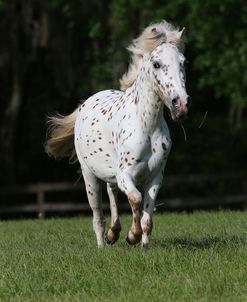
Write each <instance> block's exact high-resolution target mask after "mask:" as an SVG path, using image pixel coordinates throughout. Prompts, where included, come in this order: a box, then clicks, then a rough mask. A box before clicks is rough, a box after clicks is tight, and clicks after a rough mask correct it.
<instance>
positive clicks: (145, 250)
mask: <svg viewBox="0 0 247 302" xmlns="http://www.w3.org/2000/svg"><path fill="white" fill-rule="evenodd" d="M142 250H143V251H144V252H147V251H148V243H142Z"/></svg>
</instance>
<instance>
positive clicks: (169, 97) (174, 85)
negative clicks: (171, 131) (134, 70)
mask: <svg viewBox="0 0 247 302" xmlns="http://www.w3.org/2000/svg"><path fill="white" fill-rule="evenodd" d="M181 34H182V32H181ZM184 62H185V57H184V56H183V54H182V52H180V50H179V48H178V47H177V46H176V45H175V44H172V43H168V42H164V43H162V44H161V45H159V46H157V47H156V48H155V49H154V50H153V51H152V53H151V56H150V68H151V70H152V72H151V74H152V75H153V81H154V89H155V92H156V93H157V95H158V96H159V98H160V99H161V100H162V101H163V102H164V104H165V106H166V107H167V108H168V109H169V111H170V113H171V117H172V119H173V120H175V121H181V120H183V119H184V118H185V117H186V116H187V113H188V107H189V98H188V94H187V92H186V89H185V68H184Z"/></svg>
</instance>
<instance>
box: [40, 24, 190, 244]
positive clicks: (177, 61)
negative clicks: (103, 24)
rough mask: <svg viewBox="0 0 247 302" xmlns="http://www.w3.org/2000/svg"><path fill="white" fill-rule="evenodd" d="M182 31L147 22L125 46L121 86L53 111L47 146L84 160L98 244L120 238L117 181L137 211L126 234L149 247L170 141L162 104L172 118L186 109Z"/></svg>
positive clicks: (56, 153)
mask: <svg viewBox="0 0 247 302" xmlns="http://www.w3.org/2000/svg"><path fill="white" fill-rule="evenodd" d="M183 32H184V29H183V30H181V31H179V30H177V29H176V28H175V27H173V26H172V25H171V24H169V23H167V22H166V21H162V22H161V23H157V24H152V25H150V26H148V27H147V28H145V29H144V31H143V32H142V34H141V35H140V36H139V37H138V38H137V39H135V40H133V41H132V44H131V45H130V46H129V47H128V50H129V51H130V52H131V55H132V58H131V59H132V60H131V64H130V66H129V69H128V71H127V72H126V74H124V75H123V77H122V79H121V80H120V84H121V91H118V90H105V91H101V92H98V93H96V94H94V95H93V96H91V97H90V98H88V99H87V100H86V101H85V102H84V103H83V104H81V105H79V107H78V108H77V109H76V110H75V111H74V112H73V113H72V114H71V115H68V116H65V117H64V116H55V117H51V118H50V123H51V127H50V131H49V138H48V140H47V144H46V151H47V152H48V154H50V155H52V156H54V157H55V158H59V157H64V156H69V157H71V158H76V159H77V160H78V161H79V163H80V165H81V171H82V174H83V177H84V181H85V186H86V192H87V196H88V201H89V204H90V206H91V208H92V211H93V227H94V231H95V234H96V239H97V244H98V247H102V246H103V245H104V239H105V240H106V242H107V243H109V244H113V243H115V242H116V241H117V240H118V238H119V234H120V231H121V224H120V220H119V215H118V207H117V195H118V190H119V189H120V190H121V191H122V192H124V193H125V195H126V196H127V198H128V201H129V204H130V206H131V209H132V213H133V222H132V226H131V228H130V230H129V232H128V234H127V239H126V240H127V242H128V243H129V244H131V245H132V244H137V243H139V242H140V241H141V245H142V247H143V248H144V249H147V248H148V245H149V238H150V235H151V232H152V226H153V219H152V216H153V209H154V205H155V200H156V197H157V194H158V192H159V189H160V186H161V184H162V179H163V173H164V168H165V165H166V161H167V157H168V155H169V152H170V149H171V138H170V133H169V129H168V126H167V123H166V121H165V119H164V115H163V109H164V107H167V108H168V111H169V112H170V114H171V117H172V119H173V120H175V121H180V120H181V119H183V118H184V117H185V116H186V115H187V111H188V95H187V93H186V89H185V73H184V61H185V58H184V56H183V48H184V39H183ZM102 182H106V183H107V192H108V195H109V200H110V209H111V225H110V228H109V230H108V231H107V233H106V234H105V222H104V217H103V211H102V199H101V191H102ZM139 188H142V191H143V192H142V193H141V192H140V189H139ZM141 205H142V207H143V209H142V215H141V209H140V208H141Z"/></svg>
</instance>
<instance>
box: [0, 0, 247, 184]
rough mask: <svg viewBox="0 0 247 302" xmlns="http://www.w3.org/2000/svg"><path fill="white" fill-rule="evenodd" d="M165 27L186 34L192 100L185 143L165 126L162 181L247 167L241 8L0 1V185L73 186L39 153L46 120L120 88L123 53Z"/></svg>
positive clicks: (67, 172) (230, 1)
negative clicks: (152, 27) (168, 142)
mask: <svg viewBox="0 0 247 302" xmlns="http://www.w3.org/2000/svg"><path fill="white" fill-rule="evenodd" d="M161 19H166V20H167V21H168V22H171V23H173V24H175V25H177V26H179V27H182V26H185V27H186V29H187V47H186V52H185V55H186V58H187V60H188V62H189V64H188V66H187V87H188V92H189V94H190V95H191V97H192V101H193V107H192V110H191V112H190V116H189V119H188V120H187V121H186V122H185V124H184V127H185V129H186V134H187V140H186V141H185V139H184V134H183V131H182V129H181V128H180V127H179V126H178V125H174V124H173V123H172V122H171V121H169V125H170V128H171V132H172V138H173V149H172V152H171V156H170V160H169V161H168V166H167V170H168V172H167V173H196V172H200V173H204V172H210V173H215V172H219V171H229V170H239V169H241V170H242V169H246V167H247V164H246V154H247V140H246V130H247V121H246V105H247V98H246V90H247V89H246V88H247V73H246V70H247V57H246V56H247V31H246V28H247V3H246V1H244V0H224V1H220V0H207V1H195V0H174V1H165V0H163V1H155V0H114V1H113V0H108V1H106V0H100V1H99V0H91V1H85V0H71V1H65V0H47V1H40V0H25V1H24V0H5V1H4V0H0V89H1V90H0V91H1V93H0V104H1V106H0V155H1V161H0V172H1V173H0V184H2V185H7V184H14V183H19V184H20V183H28V182H36V181H56V180H68V179H71V180H75V179H76V178H77V176H76V174H75V170H76V169H70V168H69V167H68V165H67V161H66V160H64V161H62V163H56V162H54V161H53V160H51V159H49V158H48V157H47V156H46V154H45V153H44V149H43V143H44V141H45V135H46V123H45V120H46V115H47V114H48V113H54V112H56V111H58V112H60V113H63V114H67V113H69V112H71V111H72V110H73V109H74V108H75V106H76V105H77V104H78V102H79V101H80V100H82V99H86V98H87V97H89V96H90V95H92V94H93V93H95V92H97V91H99V90H103V89H108V88H117V89H118V87H119V84H118V80H119V78H120V77H121V75H122V73H123V72H124V71H125V70H126V68H127V66H128V53H127V51H126V49H125V48H126V46H127V45H128V43H129V42H130V40H131V39H133V38H134V37H136V36H137V35H138V34H139V32H140V31H141V30H142V28H144V27H145V26H147V25H148V24H149V23H151V22H156V21H160V20H161Z"/></svg>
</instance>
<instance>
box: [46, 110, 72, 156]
mask: <svg viewBox="0 0 247 302" xmlns="http://www.w3.org/2000/svg"><path fill="white" fill-rule="evenodd" d="M77 114H78V108H77V109H76V110H75V111H74V112H73V113H71V114H70V115H67V116H63V115H57V116H51V117H48V124H49V128H48V132H47V134H48V135H47V136H48V139H47V141H46V144H45V151H46V153H47V154H48V155H49V156H53V157H55V158H56V159H59V158H63V157H69V159H70V160H71V161H76V160H77V157H76V152H75V145H74V126H75V120H76V117H77Z"/></svg>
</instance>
